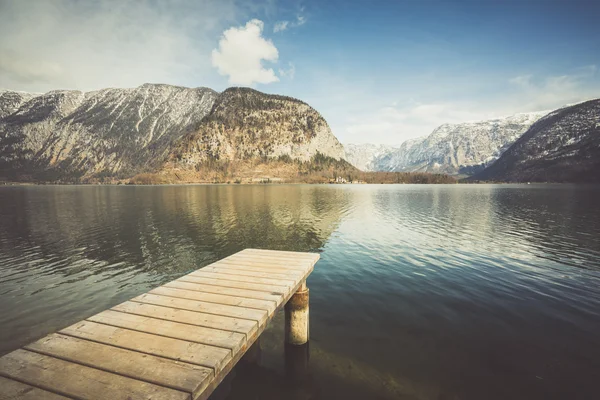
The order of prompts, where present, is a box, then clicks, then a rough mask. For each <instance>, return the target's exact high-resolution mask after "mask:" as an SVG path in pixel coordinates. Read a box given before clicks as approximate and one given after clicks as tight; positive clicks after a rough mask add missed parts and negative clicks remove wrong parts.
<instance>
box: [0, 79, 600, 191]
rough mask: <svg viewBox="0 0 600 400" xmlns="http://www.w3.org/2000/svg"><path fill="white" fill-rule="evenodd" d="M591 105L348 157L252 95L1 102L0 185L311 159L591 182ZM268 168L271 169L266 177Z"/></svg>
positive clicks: (153, 89)
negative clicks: (15, 182) (14, 182)
mask: <svg viewBox="0 0 600 400" xmlns="http://www.w3.org/2000/svg"><path fill="white" fill-rule="evenodd" d="M599 103H600V100H592V101H588V102H585V103H581V104H576V105H573V106H569V107H565V108H562V109H559V110H556V111H553V112H550V113H548V112H535V113H524V114H517V115H513V116H510V117H507V118H498V119H493V120H488V121H481V122H468V123H462V124H444V125H441V126H440V127H438V128H436V129H435V130H434V131H433V132H432V133H431V134H430V135H429V136H427V137H422V138H417V139H412V140H409V141H406V142H404V143H403V144H402V145H400V146H399V147H392V146H384V145H373V144H370V145H354V144H349V145H346V146H345V148H344V147H343V146H342V145H341V144H340V143H339V141H338V140H337V138H336V137H335V136H334V135H333V133H332V132H331V130H330V129H329V126H328V125H327V122H326V121H325V120H324V119H323V117H322V116H321V115H320V114H319V113H318V112H317V111H316V110H314V109H313V108H311V107H310V106H309V105H308V104H306V103H304V102H302V101H300V100H297V99H294V98H291V97H285V96H278V95H270V94H265V93H261V92H258V91H256V90H253V89H248V88H229V89H227V90H225V91H223V92H222V93H218V92H216V91H214V90H212V89H209V88H185V87H178V86H170V85H162V84H145V85H142V86H140V87H137V88H132V89H102V90H98V91H94V92H87V93H84V92H80V91H69V90H63V91H51V92H48V93H44V94H35V93H24V92H14V91H0V180H1V179H8V180H13V181H45V182H90V181H92V182H93V181H98V180H103V179H105V178H109V181H111V180H115V179H116V180H119V179H121V180H122V179H127V178H131V177H133V176H136V175H139V174H143V173H153V174H165V173H170V174H171V175H170V176H171V177H176V178H173V179H182V180H186V181H198V179H199V177H198V175H202V174H205V173H206V172H207V171H219V173H220V177H221V178H223V177H231V173H232V168H233V167H235V168H236V169H235V171H236V173H238V172H239V170H240V168H242V169H244V171H246V172H247V175H248V176H255V175H256V174H258V175H261V174H263V175H264V174H265V173H266V172H268V174H270V175H272V176H279V175H278V174H283V175H286V174H287V175H286V176H288V177H289V176H294V174H298V173H300V170H301V169H302V171H303V172H302V173H305V174H309V173H311V171H314V170H315V168H314V167H312V166H311V163H313V161H314V160H318V162H319V163H321V165H328V166H329V167H328V168H330V170H331V168H332V167H331V166H332V165H334V166H335V165H338V164H336V163H340V164H339V165H341V170H342V171H345V172H346V173H352V170H353V168H352V167H351V166H350V165H349V164H348V163H346V161H344V159H345V160H348V161H349V162H350V163H351V164H353V165H354V166H356V167H357V168H358V169H361V170H364V171H386V172H389V171H401V172H435V173H447V174H453V175H466V176H469V175H475V176H474V177H473V179H486V180H500V181H502V180H505V181H521V180H527V181H598V180H600V174H599V173H598V172H597V171H598V162H597V160H598V159H600V154H599V149H600V147H599V146H600V139H599V135H600V134H599V126H600V112H599V109H600V106H599ZM536 121H537V122H536ZM271 160H275V161H277V163H278V166H277V168H276V170H269V168H270V166H271V165H272V161H271ZM331 160H333V161H331ZM496 160H497V161H496ZM332 162H333V164H332ZM261 163H262V164H261ZM302 163H304V164H306V163H308V164H306V165H304V164H302ZM301 164H302V165H304V166H301ZM264 165H267V167H266V168H267V170H268V171H266V170H265V166H264ZM232 166H233V167H232ZM240 166H241V167H240ZM336 168H337V167H336ZM348 168H350V169H348ZM265 171H266V172H265ZM331 171H333V170H331ZM325 175H326V174H324V173H323V174H322V178H326V176H325ZM182 177H184V178H182ZM186 177H187V178H186ZM329 178H331V177H329ZM329 178H326V179H329ZM169 181H172V179H170V180H169Z"/></svg>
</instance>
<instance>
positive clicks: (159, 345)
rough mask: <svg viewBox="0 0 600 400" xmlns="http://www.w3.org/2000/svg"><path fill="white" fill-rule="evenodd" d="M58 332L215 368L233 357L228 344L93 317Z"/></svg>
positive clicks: (218, 367)
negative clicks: (116, 324)
mask: <svg viewBox="0 0 600 400" xmlns="http://www.w3.org/2000/svg"><path fill="white" fill-rule="evenodd" d="M59 333H62V334H64V335H68V336H74V337H78V338H81V339H87V340H92V341H95V342H98V343H104V344H108V345H111V346H115V347H121V348H123V349H129V350H135V351H139V352H140V353H146V354H151V355H154V356H159V357H165V358H170V359H171V360H177V361H184V362H187V363H190V364H195V365H200V366H203V367H209V368H213V369H214V370H220V369H221V368H222V367H223V366H224V365H225V364H227V362H228V361H229V360H230V359H231V350H229V349H226V348H221V347H214V346H208V345H205V344H200V343H195V342H190V341H186V340H181V339H173V338H168V337H164V336H157V335H152V334H148V333H143V332H138V331H134V330H131V329H124V328H117V327H114V326H109V325H104V324H99V323H96V322H92V321H82V322H78V323H77V324H75V325H71V326H69V327H67V328H65V329H62V330H61V331H59Z"/></svg>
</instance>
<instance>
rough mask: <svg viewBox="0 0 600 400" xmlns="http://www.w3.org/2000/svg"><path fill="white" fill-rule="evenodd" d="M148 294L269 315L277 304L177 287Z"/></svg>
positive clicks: (161, 287) (159, 289)
mask: <svg viewBox="0 0 600 400" xmlns="http://www.w3.org/2000/svg"><path fill="white" fill-rule="evenodd" d="M148 293H152V294H158V295H161V296H169V297H175V298H181V299H188V300H198V301H204V302H207V303H214V304H225V305H232V306H240V307H246V308H254V309H257V310H266V311H267V312H269V313H271V312H272V311H274V310H275V302H273V301H270V300H258V299H249V298H247V297H236V296H229V295H222V294H215V293H204V292H197V291H194V290H186V289H178V288H175V287H168V286H160V287H157V288H156V289H152V290H151V291H150V292H148Z"/></svg>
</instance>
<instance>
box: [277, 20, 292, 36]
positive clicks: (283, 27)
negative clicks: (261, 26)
mask: <svg viewBox="0 0 600 400" xmlns="http://www.w3.org/2000/svg"><path fill="white" fill-rule="evenodd" d="M289 24H290V21H279V22H277V23H276V24H275V27H274V28H273V32H275V33H277V32H282V31H285V30H286V29H287V27H288V25H289Z"/></svg>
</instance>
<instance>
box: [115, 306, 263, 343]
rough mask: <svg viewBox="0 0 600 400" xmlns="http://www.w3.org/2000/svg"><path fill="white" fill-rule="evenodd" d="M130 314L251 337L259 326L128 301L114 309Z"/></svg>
mask: <svg viewBox="0 0 600 400" xmlns="http://www.w3.org/2000/svg"><path fill="white" fill-rule="evenodd" d="M112 310H116V311H121V312H124V313H128V314H137V315H143V316H145V317H151V318H157V319H163V320H167V321H173V322H181V323H184V324H189V325H196V326H198V327H207V328H215V329H217V330H221V331H225V332H227V331H231V332H238V333H241V334H244V335H251V334H253V333H254V332H256V329H257V328H258V324H257V323H256V321H251V320H248V319H241V318H233V317H226V316H223V315H213V314H206V313H201V312H195V311H188V310H181V309H177V308H171V307H163V306H156V305H153V304H145V303H137V302H134V301H126V302H125V303H121V304H119V305H117V306H115V307H113V308H112Z"/></svg>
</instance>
